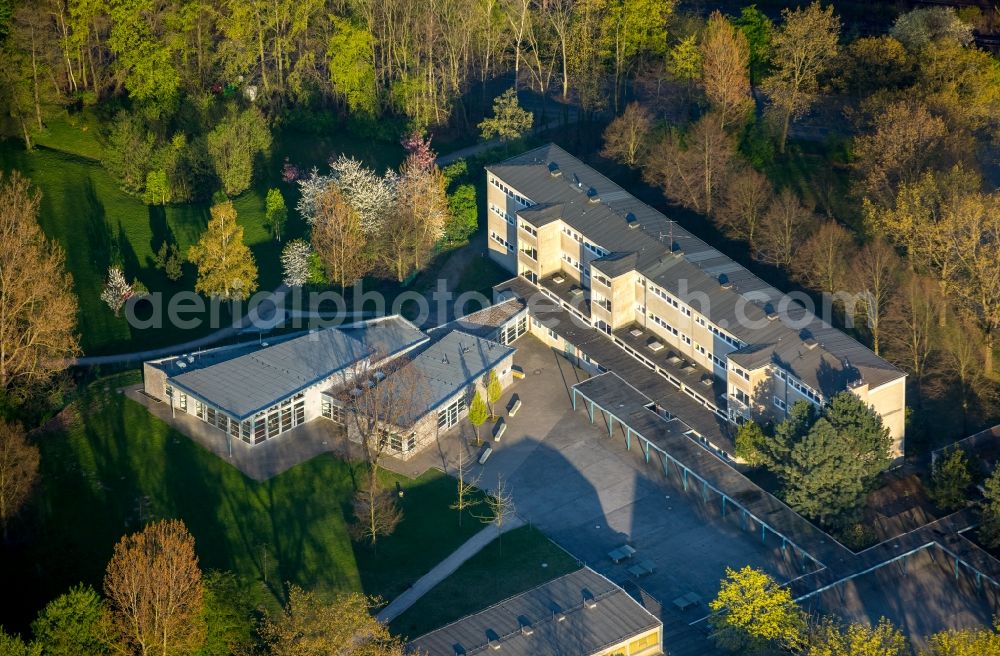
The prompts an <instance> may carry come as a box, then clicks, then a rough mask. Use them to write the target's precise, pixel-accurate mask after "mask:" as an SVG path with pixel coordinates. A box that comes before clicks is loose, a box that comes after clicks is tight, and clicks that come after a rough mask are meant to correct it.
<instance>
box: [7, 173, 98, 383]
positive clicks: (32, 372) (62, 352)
mask: <svg viewBox="0 0 1000 656" xmlns="http://www.w3.org/2000/svg"><path fill="white" fill-rule="evenodd" d="M40 199H41V196H40V195H39V194H38V193H37V192H35V191H32V190H31V188H30V186H29V183H28V180H27V178H24V177H22V176H21V174H19V173H18V172H17V171H14V172H13V173H11V174H10V175H9V176H6V177H5V176H4V175H3V174H2V173H0V392H5V393H7V394H9V395H10V396H11V397H13V398H15V399H24V398H26V397H28V396H30V395H31V394H32V393H33V392H35V391H36V390H38V389H39V388H40V387H43V386H45V385H46V384H48V383H49V382H51V381H52V380H53V379H54V378H55V377H56V376H57V375H58V374H59V373H61V372H62V371H64V370H65V369H66V366H67V364H68V362H69V359H71V358H73V357H75V356H76V355H77V354H79V352H80V343H79V338H78V337H77V334H76V327H77V326H76V316H77V301H76V296H75V295H74V294H73V279H72V277H71V276H70V275H69V274H68V273H66V267H65V261H66V256H65V254H64V253H63V250H62V248H61V247H60V246H59V245H58V244H56V243H55V242H51V241H49V240H48V239H46V238H45V235H43V234H42V231H41V229H40V228H39V226H38V220H37V216H38V203H39V201H40Z"/></svg>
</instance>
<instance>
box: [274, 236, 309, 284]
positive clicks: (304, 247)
mask: <svg viewBox="0 0 1000 656" xmlns="http://www.w3.org/2000/svg"><path fill="white" fill-rule="evenodd" d="M311 255H312V247H311V246H310V245H309V243H308V242H306V241H304V240H302V239H293V240H292V241H290V242H288V243H287V244H285V248H284V249H282V251H281V269H282V271H283V272H284V274H283V276H282V280H283V281H284V283H285V284H286V285H288V286H289V287H302V286H303V285H305V284H306V283H307V282H309V258H310V256H311Z"/></svg>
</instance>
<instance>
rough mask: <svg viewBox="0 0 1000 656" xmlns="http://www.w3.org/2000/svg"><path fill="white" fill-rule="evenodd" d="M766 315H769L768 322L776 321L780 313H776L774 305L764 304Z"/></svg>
mask: <svg viewBox="0 0 1000 656" xmlns="http://www.w3.org/2000/svg"><path fill="white" fill-rule="evenodd" d="M764 314H766V315H767V320H768V321H774V320H775V319H777V318H778V313H777V312H775V311H774V305H772V304H771V303H765V304H764Z"/></svg>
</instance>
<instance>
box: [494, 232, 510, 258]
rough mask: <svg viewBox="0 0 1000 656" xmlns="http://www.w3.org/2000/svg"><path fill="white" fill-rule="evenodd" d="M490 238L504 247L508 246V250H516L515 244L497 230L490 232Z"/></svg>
mask: <svg viewBox="0 0 1000 656" xmlns="http://www.w3.org/2000/svg"><path fill="white" fill-rule="evenodd" d="M490 239H492V240H493V241H495V242H496V243H498V244H500V245H501V246H503V247H504V248H506V249H507V251H508V252H511V253H513V252H514V245H513V244H511V243H510V242H509V241H507V240H506V239H504V238H503V237H501V236H500V235H498V234H497V233H496V232H490Z"/></svg>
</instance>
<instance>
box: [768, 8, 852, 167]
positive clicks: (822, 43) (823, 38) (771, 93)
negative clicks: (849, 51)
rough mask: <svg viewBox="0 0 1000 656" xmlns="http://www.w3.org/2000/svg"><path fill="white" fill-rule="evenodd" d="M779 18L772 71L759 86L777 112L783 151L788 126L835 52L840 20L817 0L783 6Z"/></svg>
mask: <svg viewBox="0 0 1000 656" xmlns="http://www.w3.org/2000/svg"><path fill="white" fill-rule="evenodd" d="M781 17H782V19H783V22H782V24H781V26H780V27H779V28H778V29H777V30H776V31H775V33H774V36H773V39H772V44H773V47H774V57H773V59H772V61H773V62H774V66H773V73H772V74H771V75H770V76H769V77H768V78H767V79H765V80H764V83H763V88H764V91H765V93H767V95H768V97H769V98H770V99H771V102H772V103H773V104H774V107H775V109H776V110H777V112H778V120H779V123H780V137H779V139H778V149H779V150H780V151H781V152H782V153H784V152H785V142H786V141H787V140H788V127H789V125H790V124H791V122H792V120H793V119H795V118H798V117H799V116H801V115H802V114H804V113H805V112H806V111H807V110H808V109H809V107H810V106H812V103H813V101H814V99H815V95H816V92H817V91H818V89H819V76H820V75H822V74H823V73H825V72H826V71H827V69H828V67H829V65H830V63H831V62H832V61H833V60H834V58H835V57H836V55H837V40H838V38H839V36H840V19H839V18H838V17H836V16H834V15H833V5H829V6H827V7H826V8H825V9H824V8H823V7H821V6H820V4H819V2H817V1H814V2H812V3H811V4H810V5H809V6H807V7H804V8H803V7H797V8H795V9H783V10H782V11H781Z"/></svg>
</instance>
